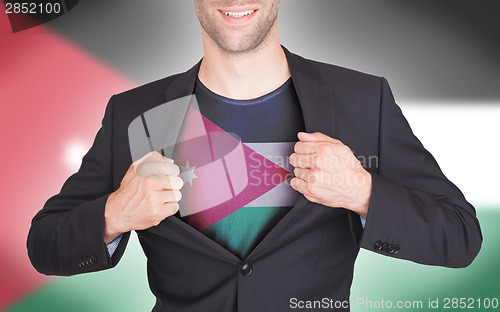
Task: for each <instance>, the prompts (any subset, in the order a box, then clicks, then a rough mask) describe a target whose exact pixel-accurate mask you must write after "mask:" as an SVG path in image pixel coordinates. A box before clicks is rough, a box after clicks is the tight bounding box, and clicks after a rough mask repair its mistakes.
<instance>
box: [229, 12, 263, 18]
mask: <svg viewBox="0 0 500 312" xmlns="http://www.w3.org/2000/svg"><path fill="white" fill-rule="evenodd" d="M253 12H255V10H249V11H243V12H222V13H224V14H226V15H227V16H231V17H235V18H240V17H243V16H247V15H250V14H252V13H253Z"/></svg>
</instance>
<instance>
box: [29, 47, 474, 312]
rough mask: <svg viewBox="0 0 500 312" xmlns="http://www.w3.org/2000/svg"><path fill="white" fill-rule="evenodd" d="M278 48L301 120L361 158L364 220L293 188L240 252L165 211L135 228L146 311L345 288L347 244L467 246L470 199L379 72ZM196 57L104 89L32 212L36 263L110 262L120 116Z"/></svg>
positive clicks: (93, 267)
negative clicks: (96, 118) (107, 240)
mask: <svg viewBox="0 0 500 312" xmlns="http://www.w3.org/2000/svg"><path fill="white" fill-rule="evenodd" d="M285 52H286V56H287V58H288V62H289V67H290V70H291V73H292V78H293V82H294V86H295V88H296V91H297V94H298V96H299V100H300V104H301V107H302V110H303V116H304V121H305V126H306V130H307V131H308V132H314V131H319V132H322V133H325V134H327V135H329V136H331V137H334V138H338V139H340V140H341V141H342V142H344V143H345V144H346V145H348V146H349V147H350V148H351V149H352V150H353V152H354V153H355V155H356V156H357V157H358V158H359V159H361V160H362V159H365V160H367V161H366V162H365V163H366V165H367V168H366V169H367V170H368V171H369V172H370V173H371V174H372V180H373V187H372V195H371V200H370V204H369V212H368V216H367V223H366V228H365V229H364V230H363V229H362V227H361V224H360V220H359V216H358V215H356V214H355V213H352V212H350V211H348V210H346V209H343V208H330V207H325V206H322V205H319V204H315V203H311V202H309V201H308V200H306V199H305V198H304V197H303V196H301V197H300V199H299V200H298V201H297V202H296V204H295V205H294V207H293V208H292V209H291V211H290V212H289V213H288V214H287V215H286V216H285V217H284V218H283V219H282V220H281V221H280V222H279V223H278V225H277V226H276V227H275V228H274V229H273V230H272V231H271V232H270V233H269V234H268V235H267V236H266V237H265V238H264V239H263V241H262V242H261V243H260V244H259V245H258V246H257V247H256V248H255V249H254V250H253V251H252V252H251V253H250V254H249V255H248V257H247V258H246V259H244V260H243V261H242V260H240V259H239V258H238V257H236V256H235V255H234V254H232V253H231V252H229V251H228V250H226V249H224V248H223V247H221V246H220V245H218V244H217V243H215V242H214V241H212V240H210V239H209V238H207V237H206V236H205V235H203V234H201V233H200V232H198V231H197V230H195V229H194V228H192V227H190V226H189V225H188V224H186V223H185V222H183V221H182V220H180V219H179V218H177V217H176V216H172V217H169V218H167V219H165V220H164V221H163V222H161V223H160V224H159V225H158V226H156V227H153V228H150V229H148V230H144V231H138V232H137V234H138V237H139V240H140V243H141V245H142V247H143V249H144V252H145V254H146V256H147V258H148V277H149V283H150V286H151V290H152V292H153V293H154V295H155V296H156V298H157V302H156V305H155V307H154V311H218V312H220V311H245V312H246V311H288V310H289V309H290V298H297V299H299V300H315V299H321V298H330V299H333V300H340V301H341V300H347V299H348V297H349V291H350V285H351V281H352V274H353V266H354V260H355V258H356V256H357V254H358V251H359V247H363V248H366V249H368V250H373V251H375V252H379V253H382V254H385V255H388V256H391V257H396V258H401V259H407V260H412V261H415V262H418V263H423V264H432V265H442V266H448V267H464V266H467V265H468V264H470V263H471V261H472V260H473V259H474V257H475V256H476V254H477V253H478V251H479V249H480V246H481V242H482V237H481V232H480V228H479V223H478V221H477V219H476V217H475V210H474V208H473V207H472V206H471V205H470V204H469V203H468V202H467V201H466V200H465V199H464V197H463V195H462V193H461V192H460V190H459V189H458V188H457V187H455V185H453V184H452V183H451V182H450V181H448V179H447V178H446V177H445V176H444V175H443V174H442V172H441V170H440V169H439V167H438V165H437V163H436V161H435V160H434V158H433V157H432V156H431V154H429V152H427V151H426V150H425V149H424V147H423V146H422V144H421V143H420V142H419V140H418V139H417V138H416V137H415V136H414V135H413V133H412V131H411V129H410V127H409V126H408V123H407V122H406V120H405V118H404V117H403V115H402V113H401V110H400V109H399V107H398V106H397V105H396V104H395V102H394V99H393V96H392V94H391V91H390V89H389V85H388V83H387V81H386V80H385V79H384V78H380V77H375V76H371V75H367V74H363V73H359V72H356V71H352V70H348V69H345V68H340V67H336V66H332V65H327V64H322V63H318V62H315V61H311V60H306V59H304V58H301V57H299V56H297V55H294V54H292V53H290V52H289V51H288V50H286V49H285ZM199 65H200V63H198V64H197V65H196V66H194V67H193V68H192V69H190V70H189V71H187V72H186V73H183V74H179V75H175V76H172V77H168V78H165V79H162V80H159V81H156V82H153V83H150V84H147V85H144V86H141V87H138V88H136V89H133V90H130V91H127V92H124V93H121V94H118V95H114V96H113V97H112V98H111V99H110V102H109V104H108V106H107V108H106V113H105V116H104V119H103V122H102V128H101V129H100V130H99V132H98V134H97V136H96V139H95V142H94V144H93V146H92V148H91V149H90V151H89V152H88V154H87V155H86V156H85V157H84V159H83V163H82V166H81V168H80V170H79V171H78V172H77V173H76V174H74V175H72V176H71V177H70V178H69V179H68V180H67V181H66V183H65V184H64V186H63V188H62V190H61V192H60V193H59V194H58V195H55V196H54V197H52V198H50V199H49V200H48V201H47V203H46V204H45V206H44V207H43V209H42V210H41V211H40V212H39V213H38V214H37V215H36V216H35V217H34V219H33V222H32V226H31V229H30V232H29V235H28V242H27V245H28V253H29V256H30V259H31V262H32V264H33V266H34V267H35V268H36V269H37V270H38V271H39V272H41V273H44V274H48V275H73V274H80V273H86V272H92V271H98V270H104V269H109V268H112V267H114V266H115V265H116V264H117V263H118V261H119V260H120V257H121V256H122V254H123V252H124V249H125V246H126V244H127V241H128V238H129V235H130V233H126V234H125V235H124V236H123V238H122V240H121V242H120V244H119V246H118V248H117V250H116V252H115V253H114V255H113V257H112V258H110V257H109V255H108V252H107V249H106V246H105V244H104V242H103V230H104V207H105V203H106V199H107V197H108V195H109V194H110V193H111V192H113V191H115V190H116V189H117V188H118V187H119V185H120V181H121V180H122V178H123V176H124V175H125V172H126V171H127V169H128V167H129V166H130V164H131V163H132V159H131V154H130V148H129V142H128V134H127V128H128V126H129V124H130V123H131V121H132V120H134V119H135V118H136V117H137V116H139V115H140V114H141V113H144V112H145V111H147V110H149V109H151V108H154V107H156V106H158V105H160V104H163V103H165V102H168V101H171V100H174V99H177V98H180V97H183V96H187V95H190V94H192V93H193V88H194V83H195V78H196V76H197V73H198V70H199ZM368 159H370V160H371V161H370V162H371V166H368V165H369V162H368ZM375 159H376V161H375ZM374 162H375V163H374ZM242 268H243V270H242ZM244 273H245V274H244Z"/></svg>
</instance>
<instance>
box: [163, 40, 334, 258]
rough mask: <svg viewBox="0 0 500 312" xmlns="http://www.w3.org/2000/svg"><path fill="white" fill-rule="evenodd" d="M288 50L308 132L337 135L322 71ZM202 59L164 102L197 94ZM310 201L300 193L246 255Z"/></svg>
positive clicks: (203, 239)
mask: <svg viewBox="0 0 500 312" xmlns="http://www.w3.org/2000/svg"><path fill="white" fill-rule="evenodd" d="M283 50H284V51H285V54H286V57H287V60H288V65H289V68H290V72H291V74H292V80H293V83H294V86H295V90H296V92H297V95H298V97H299V102H300V106H301V108H302V114H303V117H304V124H305V127H306V131H307V132H316V131H318V132H323V133H325V134H327V135H329V136H332V137H334V135H335V131H334V130H335V103H334V99H333V93H332V90H331V88H330V87H329V86H328V85H326V84H324V83H322V82H321V80H320V79H321V75H320V73H319V72H318V71H317V70H315V69H314V68H313V67H312V66H311V64H310V63H309V61H306V60H305V59H303V58H302V57H300V56H297V55H295V54H292V53H290V52H289V51H288V50H287V49H286V48H285V47H283ZM200 65H201V61H200V62H198V63H197V64H196V65H195V66H193V67H192V68H191V69H190V70H188V71H187V72H185V73H183V74H180V75H178V76H177V78H176V79H175V80H173V81H172V83H171V84H170V85H169V86H168V87H167V88H166V90H165V102H168V101H172V100H175V99H177V98H180V97H184V96H187V95H191V94H193V93H194V85H195V82H196V77H197V75H198V71H199V69H200ZM310 207H311V202H309V201H308V200H307V199H306V198H305V197H304V196H300V197H299V198H298V200H297V202H296V203H295V205H294V206H293V207H292V209H291V210H290V212H289V213H288V214H286V215H285V216H284V217H283V219H282V220H281V221H280V222H279V223H278V224H277V225H276V226H275V227H274V228H273V230H271V232H270V233H269V234H268V235H267V236H266V237H264V239H263V240H262V241H261V242H260V243H259V244H258V245H257V247H256V248H254V249H253V250H252V251H251V252H250V254H249V255H248V257H247V258H249V257H251V256H252V255H255V254H257V253H259V252H261V251H262V250H264V249H265V248H267V247H268V246H270V245H271V244H272V242H273V241H275V240H276V239H278V238H279V237H280V236H282V235H284V234H285V233H286V231H287V230H288V229H290V228H291V227H292V226H293V225H294V224H295V223H296V222H298V221H299V220H300V219H301V217H302V216H303V215H304V214H305V213H307V212H308V211H309V208H310ZM164 222H173V224H175V226H177V227H179V228H180V229H182V228H184V229H185V230H186V231H187V232H186V234H189V236H190V237H191V238H192V239H193V240H195V242H194V243H195V244H203V246H205V247H209V248H214V249H216V251H217V252H218V253H219V254H221V255H222V256H226V257H227V258H230V259H231V260H232V261H234V260H236V259H238V258H237V257H236V256H235V255H234V254H233V253H231V252H230V251H228V250H227V249H225V248H224V247H222V246H220V245H219V244H217V243H216V242H214V241H212V240H211V239H210V238H208V237H207V236H205V235H204V234H202V233H201V232H199V231H197V230H195V229H194V228H192V227H191V226H189V225H188V224H187V223H185V222H184V221H182V220H180V219H179V218H177V217H176V216H172V217H170V218H167V219H165V221H164Z"/></svg>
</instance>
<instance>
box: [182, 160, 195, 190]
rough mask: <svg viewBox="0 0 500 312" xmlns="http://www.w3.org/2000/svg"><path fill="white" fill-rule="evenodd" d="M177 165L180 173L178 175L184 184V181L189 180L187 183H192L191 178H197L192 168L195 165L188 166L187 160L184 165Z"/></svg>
mask: <svg viewBox="0 0 500 312" xmlns="http://www.w3.org/2000/svg"><path fill="white" fill-rule="evenodd" d="M179 167H181V173H180V174H179V177H180V178H181V179H182V181H183V182H184V184H186V182H189V184H191V185H193V179H196V178H198V176H197V175H196V174H194V169H195V168H196V166H193V167H191V166H189V161H187V162H186V165H185V166H183V165H179Z"/></svg>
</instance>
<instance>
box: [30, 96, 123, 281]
mask: <svg viewBox="0 0 500 312" xmlns="http://www.w3.org/2000/svg"><path fill="white" fill-rule="evenodd" d="M113 100H114V97H112V98H111V99H110V101H109V103H108V106H107V108H106V113H105V115H104V118H103V121H102V126H101V129H100V130H99V131H98V133H97V135H96V138H95V140H94V143H93V145H92V148H91V149H90V150H89V152H88V153H87V154H86V155H85V157H84V158H83V160H82V165H81V167H80V169H79V170H78V172H77V173H75V174H73V175H72V176H71V177H69V178H68V180H67V181H66V182H65V183H64V185H63V187H62V189H61V191H60V193H59V194H57V195H55V196H53V197H51V198H50V199H49V200H48V201H47V202H46V203H45V205H44V207H43V209H42V210H40V211H39V212H38V213H37V214H36V215H35V217H34V218H33V220H32V223H31V228H30V231H29V234H28V240H27V248H28V255H29V258H30V260H31V263H32V264H33V266H34V267H35V269H36V270H37V271H38V272H40V273H43V274H46V275H65V276H67V275H74V274H79V273H85V272H93V271H99V270H104V269H108V268H111V267H113V266H115V265H116V264H117V262H118V261H119V259H120V258H121V256H122V255H123V252H124V249H125V245H126V243H127V241H128V238H129V235H130V233H126V234H125V235H123V237H122V239H121V241H120V244H119V246H118V247H117V249H116V251H115V253H114V254H113V257H110V256H109V253H108V251H107V248H106V244H105V243H104V207H105V205H106V200H107V198H108V195H109V194H110V193H111V192H113V175H112V143H113V142H112V129H113V126H112V115H113Z"/></svg>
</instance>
